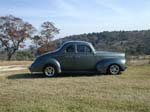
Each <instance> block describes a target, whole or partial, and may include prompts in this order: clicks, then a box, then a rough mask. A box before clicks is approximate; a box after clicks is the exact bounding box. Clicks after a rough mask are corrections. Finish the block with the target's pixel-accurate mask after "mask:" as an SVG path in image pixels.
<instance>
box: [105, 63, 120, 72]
mask: <svg viewBox="0 0 150 112" xmlns="http://www.w3.org/2000/svg"><path fill="white" fill-rule="evenodd" d="M108 72H109V73H110V74H112V75H117V74H119V73H120V67H119V65H117V64H112V65H110V66H109V68H108Z"/></svg>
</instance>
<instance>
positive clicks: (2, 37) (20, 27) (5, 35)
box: [0, 15, 35, 60]
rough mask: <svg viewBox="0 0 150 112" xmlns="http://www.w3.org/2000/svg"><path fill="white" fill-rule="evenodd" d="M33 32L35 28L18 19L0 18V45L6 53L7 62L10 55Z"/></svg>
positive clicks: (10, 16)
mask: <svg viewBox="0 0 150 112" xmlns="http://www.w3.org/2000/svg"><path fill="white" fill-rule="evenodd" d="M34 31H35V28H34V27H33V26H32V25H31V24H29V23H27V22H24V21H23V20H22V19H20V18H18V17H14V16H12V15H9V16H1V17H0V44H1V46H2V47H3V48H4V49H5V51H6V52H7V60H11V57H12V55H14V53H15V52H16V51H17V50H18V49H19V47H22V46H23V45H22V44H23V42H24V41H25V40H26V39H27V38H30V37H31V34H33V32H34Z"/></svg>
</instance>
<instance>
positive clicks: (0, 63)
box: [0, 61, 32, 66]
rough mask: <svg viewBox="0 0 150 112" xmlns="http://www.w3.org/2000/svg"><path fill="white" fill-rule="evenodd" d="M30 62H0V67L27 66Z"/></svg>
mask: <svg viewBox="0 0 150 112" xmlns="http://www.w3.org/2000/svg"><path fill="white" fill-rule="evenodd" d="M31 63H32V61H0V66H9V65H29V64H31Z"/></svg>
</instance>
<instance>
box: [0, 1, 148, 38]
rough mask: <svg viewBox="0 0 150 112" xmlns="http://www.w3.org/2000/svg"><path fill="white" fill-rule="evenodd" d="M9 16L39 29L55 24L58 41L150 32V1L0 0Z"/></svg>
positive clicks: (1, 10) (1, 12) (0, 13)
mask: <svg viewBox="0 0 150 112" xmlns="http://www.w3.org/2000/svg"><path fill="white" fill-rule="evenodd" d="M9 14H12V15H14V16H18V17H21V18H22V19H23V20H24V21H28V22H30V23H32V24H33V25H34V26H35V27H36V28H37V29H39V28H40V25H41V23H42V22H44V21H52V22H54V23H55V25H56V27H58V28H59V29H60V34H59V35H58V36H57V37H64V36H67V35H73V34H81V33H88V32H101V31H114V30H146V29H150V0H0V16H3V15H9Z"/></svg>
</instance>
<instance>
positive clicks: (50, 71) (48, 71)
mask: <svg viewBox="0 0 150 112" xmlns="http://www.w3.org/2000/svg"><path fill="white" fill-rule="evenodd" d="M43 74H44V75H45V76H47V77H53V76H56V69H55V67H54V66H52V65H47V66H46V67H45V68H44V70H43Z"/></svg>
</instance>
